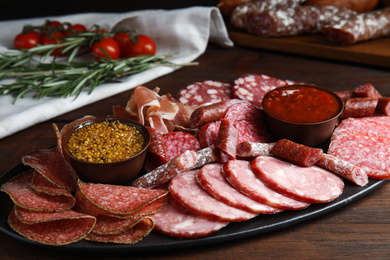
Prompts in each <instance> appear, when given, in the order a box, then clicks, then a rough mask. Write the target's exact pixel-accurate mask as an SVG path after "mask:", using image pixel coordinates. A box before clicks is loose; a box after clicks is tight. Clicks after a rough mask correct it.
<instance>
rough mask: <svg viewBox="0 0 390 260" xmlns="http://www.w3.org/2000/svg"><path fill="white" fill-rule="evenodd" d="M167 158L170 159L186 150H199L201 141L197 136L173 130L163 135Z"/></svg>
mask: <svg viewBox="0 0 390 260" xmlns="http://www.w3.org/2000/svg"><path fill="white" fill-rule="evenodd" d="M163 141H164V150H165V159H166V160H167V161H170V160H171V159H173V158H174V157H175V156H177V155H179V154H182V153H184V152H185V151H195V152H196V151H198V150H200V149H201V146H200V143H199V141H198V139H196V137H195V136H193V135H191V134H189V133H184V132H171V133H167V134H164V135H163Z"/></svg>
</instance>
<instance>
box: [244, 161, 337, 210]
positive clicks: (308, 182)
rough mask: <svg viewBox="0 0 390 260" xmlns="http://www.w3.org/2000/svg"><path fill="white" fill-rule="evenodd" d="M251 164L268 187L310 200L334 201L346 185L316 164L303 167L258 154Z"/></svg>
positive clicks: (299, 198)
mask: <svg viewBox="0 0 390 260" xmlns="http://www.w3.org/2000/svg"><path fill="white" fill-rule="evenodd" d="M251 168H252V170H253V172H254V173H255V174H256V176H257V177H258V178H259V179H261V180H262V181H263V182H264V183H266V185H267V186H268V187H270V188H272V189H273V190H275V191H277V192H280V193H282V194H286V195H287V196H289V197H292V198H295V199H298V200H301V201H305V202H307V203H324V202H329V201H332V200H334V199H336V198H337V197H338V196H340V195H341V193H342V192H343V189H344V182H343V180H342V179H341V178H339V177H338V176H336V175H334V174H333V173H331V172H329V171H326V170H324V169H322V168H319V167H316V166H311V167H302V166H298V165H295V164H291V163H289V162H286V161H283V160H280V159H277V158H274V157H270V156H259V157H257V158H256V159H254V160H253V161H252V162H251Z"/></svg>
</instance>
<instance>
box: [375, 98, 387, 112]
mask: <svg viewBox="0 0 390 260" xmlns="http://www.w3.org/2000/svg"><path fill="white" fill-rule="evenodd" d="M376 111H377V112H379V113H381V114H384V115H386V116H390V97H380V98H379V99H378V104H377V105H376Z"/></svg>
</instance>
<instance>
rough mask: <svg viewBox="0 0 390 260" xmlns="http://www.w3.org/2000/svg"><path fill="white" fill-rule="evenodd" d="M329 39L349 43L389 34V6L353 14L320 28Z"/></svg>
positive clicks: (344, 43) (342, 43) (343, 43)
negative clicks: (346, 18)
mask: <svg viewBox="0 0 390 260" xmlns="http://www.w3.org/2000/svg"><path fill="white" fill-rule="evenodd" d="M322 33H323V34H324V35H325V36H326V37H327V38H328V39H329V40H331V41H333V42H335V43H338V44H341V45H349V44H354V43H356V42H361V41H366V40H371V39H376V38H380V37H384V36H388V35H390V7H387V8H382V9H378V10H374V11H372V12H368V13H361V14H359V15H354V16H352V17H350V18H349V19H348V20H341V21H339V22H338V23H336V24H333V25H330V26H327V27H325V28H323V29H322Z"/></svg>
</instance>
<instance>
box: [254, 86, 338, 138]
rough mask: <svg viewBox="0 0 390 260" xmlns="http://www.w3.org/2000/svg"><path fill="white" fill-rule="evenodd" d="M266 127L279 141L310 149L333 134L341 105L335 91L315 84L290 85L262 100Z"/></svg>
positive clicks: (270, 93) (271, 92) (274, 91)
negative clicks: (289, 141) (299, 144)
mask: <svg viewBox="0 0 390 260" xmlns="http://www.w3.org/2000/svg"><path fill="white" fill-rule="evenodd" d="M262 105H263V109H264V112H265V115H266V120H267V124H268V127H269V128H270V130H271V132H272V134H274V136H275V137H276V138H278V139H282V138H286V139H289V140H291V141H294V142H297V143H301V144H304V145H309V146H316V145H320V144H322V143H324V142H325V141H327V140H328V138H329V137H330V136H331V135H332V132H333V130H334V128H335V126H336V125H337V123H338V118H339V116H340V114H341V113H342V112H343V110H344V103H343V101H342V100H341V99H340V97H339V96H337V95H336V94H335V93H334V92H332V91H330V90H327V89H324V88H321V87H318V86H315V85H304V84H297V85H289V86H284V87H278V88H276V89H273V90H271V91H269V92H268V93H267V94H266V95H265V96H264V98H263V100H262Z"/></svg>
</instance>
